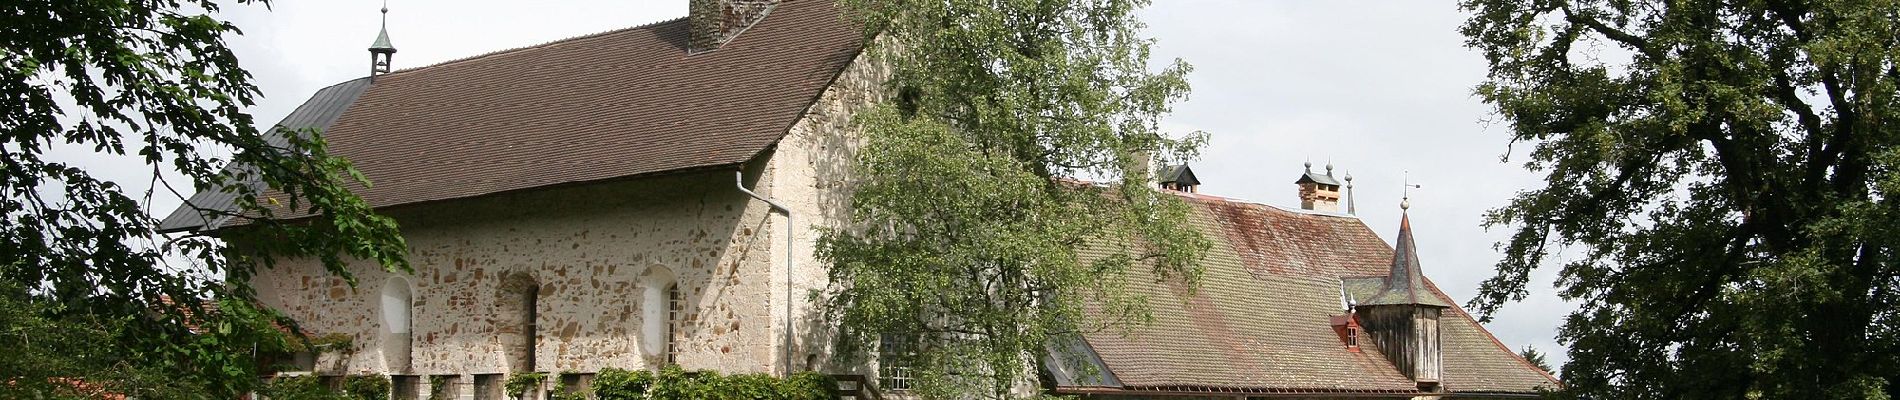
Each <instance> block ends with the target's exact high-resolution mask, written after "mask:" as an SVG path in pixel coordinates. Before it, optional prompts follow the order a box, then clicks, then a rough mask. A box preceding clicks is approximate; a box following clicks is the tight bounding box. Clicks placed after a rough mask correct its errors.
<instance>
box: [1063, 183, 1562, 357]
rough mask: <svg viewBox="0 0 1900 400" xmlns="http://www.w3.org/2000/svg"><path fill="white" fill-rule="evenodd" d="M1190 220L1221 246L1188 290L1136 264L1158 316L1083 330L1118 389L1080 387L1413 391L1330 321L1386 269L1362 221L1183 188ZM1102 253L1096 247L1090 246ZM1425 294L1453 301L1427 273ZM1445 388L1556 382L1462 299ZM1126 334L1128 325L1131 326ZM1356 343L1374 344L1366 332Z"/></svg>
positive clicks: (1448, 329) (1381, 247)
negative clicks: (1351, 288)
mask: <svg viewBox="0 0 1900 400" xmlns="http://www.w3.org/2000/svg"><path fill="white" fill-rule="evenodd" d="M1178 195H1180V196H1182V197H1183V198H1185V199H1186V201H1187V202H1188V203H1189V204H1190V205H1191V206H1192V207H1193V209H1194V211H1195V212H1194V214H1193V215H1192V216H1191V220H1190V223H1191V224H1193V225H1194V226H1195V227H1197V228H1198V229H1199V230H1200V231H1201V232H1202V233H1204V234H1206V235H1207V236H1208V237H1209V238H1212V239H1214V241H1215V243H1216V245H1215V246H1214V247H1213V248H1212V249H1210V250H1209V252H1208V254H1207V257H1206V259H1205V260H1204V261H1203V262H1202V264H1201V265H1202V266H1203V267H1205V268H1206V270H1205V271H1206V272H1205V275H1204V276H1203V278H1202V281H1201V282H1202V283H1201V286H1200V287H1199V288H1198V290H1197V291H1196V292H1194V293H1192V294H1190V293H1189V292H1188V291H1187V288H1185V287H1183V286H1182V285H1180V284H1178V283H1175V282H1159V283H1157V282H1158V281H1157V280H1156V277H1155V276H1154V275H1153V273H1152V271H1148V270H1146V269H1144V268H1132V269H1130V270H1129V271H1128V273H1127V275H1126V276H1125V278H1124V279H1127V280H1128V282H1129V287H1130V291H1131V292H1132V293H1131V294H1134V295H1139V296H1144V297H1146V298H1147V300H1148V305H1149V307H1150V308H1151V312H1152V315H1153V316H1154V318H1155V321H1154V323H1153V324H1151V325H1148V326H1145V327H1137V328H1132V330H1130V331H1127V332H1120V331H1118V330H1113V329H1111V330H1109V331H1107V332H1101V333H1092V334H1088V335H1085V338H1086V340H1087V343H1088V345H1089V347H1090V349H1091V350H1093V355H1094V356H1095V358H1097V359H1099V360H1100V362H1101V367H1102V368H1104V369H1106V370H1107V371H1109V373H1110V374H1111V375H1112V376H1114V377H1115V378H1116V379H1117V380H1118V381H1119V382H1120V383H1121V384H1122V386H1120V387H1114V388H1103V387H1100V386H1096V385H1086V386H1078V387H1072V388H1066V389H1064V390H1066V391H1070V392H1073V393H1102V394H1107V393H1110V392H1113V393H1118V394H1129V395H1141V394H1166V395H1192V394H1195V393H1204V394H1213V393H1276V394H1300V393H1306V394H1314V395H1324V394H1340V393H1362V394H1381V393H1383V394H1400V395H1402V394H1406V393H1415V392H1417V383H1416V382H1413V381H1411V380H1410V379H1407V378H1406V377H1405V376H1404V375H1402V374H1400V373H1399V371H1398V369H1397V368H1395V367H1393V366H1392V364H1391V363H1390V362H1389V361H1386V359H1385V357H1384V356H1383V355H1381V353H1379V351H1378V349H1377V348H1376V346H1361V352H1352V351H1350V350H1348V349H1347V348H1346V346H1345V344H1344V343H1342V342H1341V340H1340V338H1339V336H1338V333H1337V332H1335V331H1334V330H1333V329H1332V326H1331V324H1330V321H1331V317H1332V316H1335V315H1339V314H1343V313H1344V312H1345V310H1343V309H1341V306H1340V299H1339V296H1340V283H1341V281H1342V278H1352V277H1379V278H1383V277H1384V276H1385V274H1387V273H1388V271H1389V270H1390V268H1389V266H1390V265H1391V263H1392V260H1393V251H1392V247H1390V246H1388V245H1386V243H1385V242H1384V241H1383V240H1380V239H1379V237H1378V236H1377V235H1375V234H1374V233H1373V231H1372V230H1371V229H1370V228H1368V227H1367V226H1366V225H1365V224H1364V223H1363V222H1362V221H1360V220H1359V219H1358V218H1355V217H1351V216H1341V215H1323V214H1315V213H1304V212H1298V211H1292V210H1285V209H1280V208H1276V207H1271V206H1266V205H1261V204H1252V203H1245V202H1239V201H1234V200H1229V199H1223V198H1219V197H1213V196H1205V195H1193V194H1178ZM1084 253H1085V254H1087V255H1094V253H1093V252H1092V250H1090V251H1085V252H1084ZM1421 279H1422V281H1421V283H1422V285H1423V286H1422V287H1423V289H1424V290H1423V292H1422V293H1426V294H1428V295H1430V296H1432V297H1433V298H1435V299H1436V300H1437V301H1440V302H1444V303H1446V304H1454V302H1453V301H1452V300H1451V299H1450V298H1449V297H1447V296H1445V295H1444V293H1443V292H1441V291H1439V290H1438V289H1437V288H1436V287H1435V286H1433V285H1432V284H1431V282H1430V280H1429V279H1423V278H1422V277H1421ZM1441 327H1442V328H1441V333H1440V335H1441V341H1442V343H1443V351H1444V354H1443V362H1444V379H1443V383H1442V385H1443V388H1444V389H1445V390H1448V391H1450V392H1453V393H1460V392H1462V393H1504V394H1531V393H1534V392H1535V390H1536V388H1537V387H1540V386H1544V387H1555V386H1556V381H1555V380H1554V378H1551V377H1550V376H1549V375H1546V374H1544V373H1543V372H1542V371H1541V370H1537V369H1535V368H1534V367H1531V366H1530V365H1529V364H1528V363H1525V362H1524V361H1523V360H1522V359H1521V358H1518V356H1517V355H1516V353H1514V352H1512V351H1511V350H1510V349H1509V348H1506V347H1505V346H1504V345H1502V344H1501V343H1499V342H1497V340H1496V339H1495V338H1493V337H1492V336H1491V335H1490V334H1489V333H1488V332H1485V331H1484V329H1483V327H1482V326H1480V325H1478V323H1477V322H1476V321H1475V320H1473V319H1471V317H1470V316H1469V315H1467V314H1465V313H1464V312H1463V311H1462V310H1460V309H1458V308H1457V307H1451V309H1450V310H1447V312H1446V314H1445V317H1444V320H1443V321H1442V322H1441ZM1124 333H1125V334H1124ZM1360 343H1372V341H1371V340H1370V339H1369V338H1367V337H1365V336H1363V334H1362V336H1361V338H1360Z"/></svg>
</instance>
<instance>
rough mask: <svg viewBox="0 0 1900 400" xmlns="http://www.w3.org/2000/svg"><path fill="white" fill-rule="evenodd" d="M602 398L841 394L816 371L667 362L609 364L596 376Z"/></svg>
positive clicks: (724, 399) (786, 399)
mask: <svg viewBox="0 0 1900 400" xmlns="http://www.w3.org/2000/svg"><path fill="white" fill-rule="evenodd" d="M591 390H592V391H593V392H594V396H595V397H594V398H595V399H598V400H688V399H691V400H826V399H835V398H838V392H837V390H838V382H837V381H836V380H833V379H832V378H831V376H829V375H824V374H820V373H816V372H809V371H808V372H800V373H797V374H793V375H792V377H791V378H790V379H779V378H776V377H773V376H771V375H766V374H740V375H731V376H722V375H720V374H719V373H718V372H715V371H686V370H683V369H680V368H679V367H678V366H667V367H665V368H662V369H661V370H660V373H659V374H654V373H652V372H649V371H627V370H623V369H615V368H608V369H603V370H601V371H600V373H599V374H597V375H595V376H594V384H593V386H592V387H591Z"/></svg>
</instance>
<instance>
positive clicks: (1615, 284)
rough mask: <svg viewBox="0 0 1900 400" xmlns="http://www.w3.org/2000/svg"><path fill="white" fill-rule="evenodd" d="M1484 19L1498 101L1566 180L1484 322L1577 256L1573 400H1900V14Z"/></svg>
mask: <svg viewBox="0 0 1900 400" xmlns="http://www.w3.org/2000/svg"><path fill="white" fill-rule="evenodd" d="M1463 7H1464V8H1465V9H1466V10H1468V11H1470V12H1471V13H1472V17H1471V19H1470V20H1469V21H1468V22H1467V23H1466V25H1465V26H1464V27H1463V29H1462V31H1463V33H1464V34H1465V35H1466V36H1467V37H1468V38H1469V41H1468V44H1469V45H1470V46H1471V47H1474V48H1476V49H1478V50H1481V51H1482V52H1483V53H1484V55H1485V57H1486V59H1487V60H1489V64H1490V71H1491V72H1490V76H1489V79H1488V81H1487V82H1485V83H1483V84H1482V85H1481V86H1479V88H1478V90H1477V92H1478V94H1479V95H1481V96H1482V97H1483V98H1484V100H1485V101H1486V102H1488V103H1490V104H1492V105H1494V106H1495V107H1496V109H1497V111H1498V112H1499V113H1500V115H1501V116H1502V120H1503V121H1504V122H1507V123H1508V124H1509V125H1510V127H1511V129H1512V136H1511V137H1512V142H1513V143H1514V144H1517V143H1526V144H1529V145H1531V146H1532V150H1531V151H1530V152H1529V153H1528V155H1529V161H1528V163H1527V167H1528V168H1530V169H1532V170H1534V171H1540V172H1542V173H1544V174H1545V186H1544V187H1542V188H1537V189H1534V190H1528V191H1525V192H1522V193H1520V194H1519V195H1518V196H1517V197H1516V198H1515V199H1513V200H1512V201H1511V202H1510V203H1509V204H1508V205H1506V206H1504V207H1501V208H1498V209H1496V210H1493V211H1492V212H1491V213H1490V214H1489V215H1488V217H1487V224H1489V225H1492V226H1509V227H1511V228H1513V229H1514V231H1515V232H1514V233H1513V235H1512V236H1511V238H1510V239H1509V240H1508V241H1507V242H1504V243H1500V248H1501V249H1502V250H1503V251H1504V252H1505V258H1504V259H1503V260H1502V261H1501V262H1499V264H1498V271H1497V275H1496V276H1495V277H1493V278H1491V279H1489V280H1487V281H1486V282H1485V283H1484V284H1483V285H1482V286H1481V288H1480V294H1479V296H1478V297H1477V298H1476V299H1474V300H1472V301H1471V303H1470V305H1471V307H1472V308H1474V309H1476V310H1479V311H1481V312H1482V313H1483V314H1485V315H1489V314H1490V313H1492V312H1495V311H1497V310H1498V308H1499V307H1502V306H1503V305H1504V304H1505V303H1507V302H1510V301H1514V300H1518V299H1522V298H1523V296H1524V295H1525V290H1526V289H1525V285H1526V282H1527V281H1528V279H1529V278H1528V277H1529V273H1530V271H1531V270H1533V269H1535V268H1538V267H1540V266H1542V265H1543V264H1544V263H1546V262H1547V261H1553V260H1551V258H1552V257H1551V255H1552V254H1553V253H1555V252H1559V251H1566V253H1565V254H1566V256H1565V257H1564V259H1565V260H1564V261H1562V262H1561V266H1560V267H1559V268H1560V272H1559V275H1558V276H1559V278H1558V282H1557V284H1558V286H1559V290H1560V291H1559V293H1560V295H1562V296H1563V297H1564V298H1566V299H1570V300H1573V301H1576V302H1578V303H1580V305H1581V308H1580V309H1579V310H1578V311H1576V312H1575V313H1573V314H1571V315H1570V316H1569V318H1568V319H1567V320H1566V322H1565V323H1564V325H1563V326H1562V328H1561V329H1560V331H1559V333H1558V336H1559V339H1560V340H1562V341H1563V342H1564V343H1566V344H1567V345H1569V346H1570V361H1569V362H1568V363H1566V365H1565V366H1564V375H1565V378H1566V381H1567V382H1566V384H1567V385H1568V389H1569V391H1570V392H1571V394H1573V395H1577V396H1588V397H1592V398H1672V399H1673V398H1690V399H1693V398H1743V397H1750V398H1891V397H1893V396H1894V395H1895V394H1896V393H1900V386H1896V385H1900V361H1897V360H1900V357H1896V354H1900V352H1896V350H1900V348H1896V345H1900V340H1897V339H1900V319H1896V316H1897V315H1896V314H1895V310H1900V307H1897V306H1900V302H1897V301H1896V300H1900V299H1897V298H1896V295H1900V263H1896V257H1900V254H1896V253H1895V252H1896V250H1900V201H1896V199H1895V195H1896V194H1900V175H1896V172H1900V169H1896V168H1897V167H1900V151H1896V150H1897V149H1896V146H1895V145H1896V144H1900V137H1897V136H1896V134H1900V124H1896V123H1895V122H1896V121H1900V103H1897V102H1896V101H1897V100H1896V97H1895V87H1896V85H1900V66H1896V61H1897V59H1900V50H1897V49H1900V4H1896V3H1895V2H1893V1H1882V0H1875V1H1866V0H1856V1H1827V0H1814V1H1802V0H1769V1H1746V2H1702V1H1676V2H1662V1H1599V0H1579V1H1565V0H1536V1H1511V0H1469V1H1466V2H1464V3H1463ZM1507 159H1508V156H1507ZM1562 249H1568V250H1562ZM1571 254H1574V255H1571Z"/></svg>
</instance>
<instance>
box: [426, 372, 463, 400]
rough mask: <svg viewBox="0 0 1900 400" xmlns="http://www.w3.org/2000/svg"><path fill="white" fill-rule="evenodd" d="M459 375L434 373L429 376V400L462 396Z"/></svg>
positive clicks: (448, 399) (446, 399) (444, 399)
mask: <svg viewBox="0 0 1900 400" xmlns="http://www.w3.org/2000/svg"><path fill="white" fill-rule="evenodd" d="M462 389H463V388H462V376H461V375H435V376H431V377H429V400H452V399H460V398H462Z"/></svg>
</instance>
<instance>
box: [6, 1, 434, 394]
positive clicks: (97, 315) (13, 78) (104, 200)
mask: <svg viewBox="0 0 1900 400" xmlns="http://www.w3.org/2000/svg"><path fill="white" fill-rule="evenodd" d="M256 2H262V1H256ZM236 3H238V4H249V3H253V1H249V0H237V1H236ZM219 9H220V4H218V3H216V2H213V1H211V0H187V1H155V0H132V1H92V0H29V1H15V2H7V3H5V4H4V5H0V15H6V16H8V17H6V23H5V24H0V45H4V47H0V165H3V166H4V168H5V170H4V173H0V260H4V261H0V281H4V282H6V284H5V285H0V290H4V291H6V293H0V297H4V298H7V299H11V300H12V301H16V302H20V303H22V304H23V305H24V308H23V309H25V310H32V311H31V313H37V314H38V315H28V314H9V315H10V316H13V317H20V318H22V321H32V322H27V323H28V324H29V325H22V326H47V325H34V324H51V325H50V326H55V327H66V329H67V330H70V331H72V332H74V333H73V334H72V335H66V337H74V338H84V339H85V340H87V341H90V342H91V343H92V345H93V346H95V347H96V348H97V349H111V350H112V351H111V352H109V353H107V352H102V351H70V349H61V348H59V347H58V346H63V344H61V343H62V342H60V341H45V340H32V341H22V342H18V343H17V344H19V345H20V346H19V347H9V348H13V349H24V350H21V351H22V352H25V353H31V354H38V355H40V356H43V357H44V358H40V359H36V361H34V362H36V363H38V364H36V365H34V366H31V367H27V368H18V369H6V370H4V372H0V374H3V375H0V380H5V381H8V382H42V381H48V380H49V379H73V380H80V381H84V382H88V384H90V385H100V386H104V387H108V388H111V389H112V390H113V391H114V392H117V393H123V394H126V395H129V396H132V397H140V398H164V397H174V396H172V395H173V394H178V393H189V394H190V396H200V395H202V396H205V397H223V398H234V397H236V396H238V395H239V394H240V393H243V392H246V391H248V390H250V389H252V388H253V387H254V386H256V385H257V379H256V378H255V377H256V376H257V372H258V371H257V366H256V365H255V363H254V362H253V360H251V358H250V354H251V353H250V351H249V350H250V349H251V348H253V347H254V346H255V347H273V348H281V347H283V346H284V338H283V337H282V336H283V335H282V334H281V333H280V331H279V330H278V329H277V325H278V324H284V325H288V326H291V327H294V324H289V322H288V321H283V320H282V318H280V316H279V315H277V314H275V313H273V312H270V311H269V310H261V309H257V308H256V307H255V306H254V305H253V303H252V302H251V301H250V299H251V295H252V293H251V289H250V287H249V286H248V285H247V281H248V279H249V277H250V276H252V274H253V272H254V271H256V270H257V269H258V268H261V267H268V266H269V265H271V260H273V259H276V258H279V257H312V258H316V259H320V260H322V261H323V262H324V264H325V266H326V267H328V268H329V270H330V271H332V272H335V273H338V274H341V275H342V276H344V277H346V278H347V277H348V276H349V275H348V274H347V272H346V271H344V270H343V269H342V266H343V263H342V260H343V259H345V257H349V258H358V259H366V260H373V261H376V262H379V263H381V264H382V265H384V266H386V267H388V268H390V269H391V270H400V271H407V270H408V265H407V264H406V262H405V261H404V260H403V259H402V257H403V254H404V253H405V252H406V250H405V245H404V243H403V241H402V239H401V237H400V236H398V233H397V230H396V225H395V223H394V222H393V221H392V220H390V219H387V218H384V217H381V216H377V215H375V214H374V213H372V212H371V210H370V208H369V206H368V205H366V204H365V203H363V201H362V200H361V199H360V198H358V197H356V196H355V195H353V194H352V193H351V192H350V191H349V189H348V187H349V185H350V184H354V183H356V182H358V181H361V180H362V177H361V176H360V175H359V174H357V173H355V171H354V170H353V169H351V167H350V165H349V163H348V162H346V161H344V160H342V159H340V158H337V157H334V156H332V155H330V154H329V153H328V152H327V151H326V146H325V144H324V141H323V139H322V138H321V137H320V136H318V135H317V134H316V132H308V131H285V130H276V131H270V132H264V131H260V130H259V129H257V127H256V126H255V125H253V123H252V120H251V116H249V115H247V114H245V112H244V111H243V107H245V106H249V105H251V102H252V99H253V96H255V95H257V88H256V87H255V86H253V85H252V84H251V83H250V75H249V73H247V72H245V71H244V70H243V69H242V68H241V67H239V66H238V63H237V59H236V57H235V56H234V55H233V54H232V53H231V51H230V49H228V48H227V47H226V46H225V44H224V39H223V38H224V37H225V35H227V34H230V35H235V34H239V33H241V32H239V31H238V29H237V28H236V27H235V26H232V25H231V24H229V23H226V22H223V21H220V20H218V19H217V18H215V17H214V16H213V15H214V14H215V13H216V12H217V11H218V10H219ZM272 138H277V139H279V140H275V141H274V140H272ZM223 151H230V152H231V155H229V156H228V157H226V156H219V155H217V154H219V153H221V152H223ZM75 154H78V155H79V156H78V157H75V156H74V155H75ZM75 158H77V159H95V160H96V159H101V158H113V159H128V160H136V161H137V162H141V163H143V165H145V166H148V167H149V168H150V169H151V175H150V176H151V181H150V182H149V183H150V184H151V188H150V189H148V190H146V191H144V193H127V189H126V188H125V187H124V186H121V183H118V182H113V181H110V180H106V179H104V178H102V177H101V176H98V175H95V172H98V171H95V170H90V169H87V168H85V167H84V166H83V165H81V164H76V163H74V162H72V161H70V160H72V159H75ZM364 184H367V183H364ZM191 190H198V191H207V190H210V191H226V192H230V193H234V194H236V195H237V204H236V209H234V210H202V211H205V212H208V213H210V214H212V215H213V216H214V217H218V218H219V219H226V218H228V220H229V221H230V222H229V223H227V224H225V226H231V227H237V226H242V227H241V228H237V229H225V230H222V231H219V232H218V236H216V237H214V236H210V235H208V234H202V233H187V234H180V235H172V236H161V235H160V234H159V232H157V231H156V229H157V226H158V221H157V220H156V219H155V218H154V217H153V215H163V213H164V212H165V211H168V210H153V209H149V208H148V206H149V205H150V204H152V203H151V201H152V199H153V198H154V197H159V196H183V193H185V192H188V191H191ZM285 213H287V214H285ZM279 214H284V215H286V216H301V215H308V216H310V218H307V219H303V220H301V221H300V222H295V223H291V222H281V221H280V220H275V219H272V218H273V217H275V216H278V215H279ZM233 242H241V243H245V244H246V245H247V246H246V247H245V249H246V251H245V252H242V253H239V252H234V251H233V250H232V247H231V246H230V243H233ZM214 305H215V306H217V307H212V306H214ZM273 322H276V323H277V324H274V323H273ZM152 371H169V372H170V374H169V376H166V379H148V378H150V377H149V376H147V375H146V374H147V373H150V372H152ZM25 388H26V387H25V386H14V385H7V386H3V387H0V397H16V396H12V395H11V394H13V393H11V391H14V390H24V389H25ZM186 397H189V396H186Z"/></svg>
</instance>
